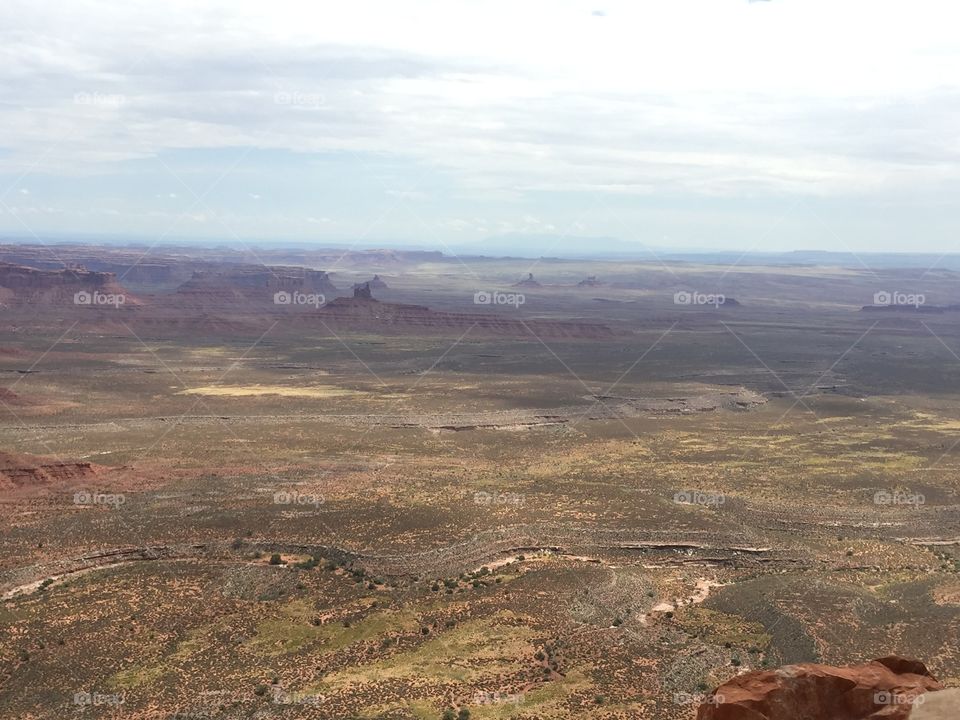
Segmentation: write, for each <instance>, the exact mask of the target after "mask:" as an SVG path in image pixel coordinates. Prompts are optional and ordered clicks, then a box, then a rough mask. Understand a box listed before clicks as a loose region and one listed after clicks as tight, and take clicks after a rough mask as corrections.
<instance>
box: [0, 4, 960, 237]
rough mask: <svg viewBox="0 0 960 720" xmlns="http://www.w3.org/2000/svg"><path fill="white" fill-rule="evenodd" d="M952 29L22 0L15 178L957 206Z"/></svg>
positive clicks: (15, 78)
mask: <svg viewBox="0 0 960 720" xmlns="http://www.w3.org/2000/svg"><path fill="white" fill-rule="evenodd" d="M956 15H957V13H956V10H955V9H954V5H953V4H952V3H950V2H947V1H946V0H940V1H936V0H918V2H916V3H914V4H911V5H909V6H907V5H904V4H902V3H894V2H884V1H877V0H847V1H845V2H842V3H837V2H835V0H834V1H833V2H828V1H826V0H803V1H802V2H801V1H800V0H778V1H776V2H764V3H751V2H746V0H669V1H666V0H664V1H662V2H648V3H637V2H634V1H632V0H613V1H611V2H609V3H605V5H604V7H602V8H598V7H596V6H595V5H594V4H592V3H588V2H581V1H579V0H527V1H525V2H523V3H512V2H506V1H505V0H503V1H497V0H491V1H490V2H484V3H473V2H466V1H465V0H418V1H416V2H409V3H395V2H391V1H388V0H380V1H366V2H364V1H360V2H355V3H326V2H321V3H309V2H302V3H301V2H294V3H266V4H265V3H262V2H259V0H256V1H255V0H207V1H205V2H202V3H197V2H195V1H194V0H190V1H189V2H188V1H187V0H173V1H172V2H166V3H162V4H157V3H151V2H146V1H144V0H134V1H132V2H119V0H116V1H111V0H77V1H76V2H72V3H70V5H69V7H63V6H62V4H60V3H54V2H52V0H39V1H37V0H31V1H30V2H27V1H26V0H8V2H6V3H4V4H3V5H2V6H0V83H3V84H4V86H5V87H6V88H7V91H6V92H5V97H4V103H3V104H0V120H2V122H3V127H4V129H5V132H4V138H3V139H2V140H0V144H2V146H3V147H4V148H5V149H6V152H5V153H2V154H0V172H3V171H6V172H8V173H10V174H15V173H19V172H22V171H23V170H24V169H27V168H30V172H31V173H34V172H35V173H49V174H53V175H60V176H64V177H75V176H77V175H90V176H95V175H97V174H102V173H108V172H117V168H118V167H123V166H125V164H130V163H136V162H137V161H142V160H144V159H148V158H151V157H153V156H155V155H160V154H163V153H165V152H169V151H175V150H197V151H212V150H217V149H223V148H256V149H259V150H271V149H273V150H285V151H292V152H295V153H298V154H301V153H327V154H329V153H339V154H341V155H342V156H343V157H345V158H347V159H348V161H349V160H350V159H353V160H354V161H355V162H356V163H358V164H362V163H364V162H366V160H365V158H367V157H370V156H373V157H378V158H380V157H395V158H400V159H403V161H405V162H409V163H411V164H413V165H415V166H416V167H419V168H426V169H432V170H435V171H438V172H441V173H443V177H444V178H446V179H447V180H448V182H449V183H450V185H451V186H452V188H453V189H454V192H455V193H459V197H468V198H470V199H471V200H473V201H477V202H479V201H481V200H485V201H486V202H488V203H489V204H490V205H491V206H493V205H494V204H509V203H512V202H517V201H519V200H523V199H525V198H528V197H531V196H540V195H542V194H557V195H558V196H559V195H560V194H563V193H580V194H587V195H593V194H603V195H607V196H623V197H627V198H630V197H656V196H659V195H669V196H675V195H684V196H687V197H701V198H715V197H721V198H722V197H743V196H761V197H763V196H769V197H775V198H779V197H783V196H792V195H803V196H811V197H851V198H863V197H872V198H877V199H883V198H896V197H899V196H900V195H902V194H903V193H904V192H905V191H910V192H931V193H936V192H945V191H948V190H950V189H954V188H955V187H956V186H957V185H958V184H960V163H958V160H960V140H958V136H957V134H956V127H957V126H958V122H960V80H958V79H960V46H958V45H957V43H956V41H955V30H954V28H955V27H956V25H957V19H958V18H957V17H956ZM78 96H79V97H82V98H85V99H91V100H90V101H89V102H77V101H76V98H77V97H78ZM278 97H282V98H287V99H289V101H283V102H278V100H277V98H278ZM297 98H299V99H300V100H302V101H300V100H298V101H296V102H295V101H294V100H295V99H297ZM104 99H111V100H115V99H122V102H121V101H119V100H117V101H111V102H108V101H107V100H104ZM272 171H273V170H272V169H267V170H264V172H265V173H269V172H272ZM266 180H267V181H269V176H267V177H266ZM397 185H398V186H399V187H387V188H385V192H387V193H388V194H393V195H394V196H395V197H398V198H401V199H403V200H423V201H425V200H431V199H433V197H434V193H432V192H429V191H427V190H424V189H420V188H417V183H416V178H406V179H401V180H400V181H399V182H398V183H397ZM151 192H153V190H151ZM24 194H25V193H24ZM148 197H149V196H148ZM158 197H159V196H158ZM167 197H169V198H176V197H177V194H175V193H169V194H168V195H167ZM249 197H250V198H251V199H254V200H256V199H259V198H260V195H259V194H253V193H250V194H249ZM511 212H512V211H511ZM456 214H457V212H456V211H455V210H451V211H450V213H449V214H448V215H447V217H455V216H456ZM300 216H301V217H302V216H303V214H301V215H300ZM515 216H516V213H513V215H511V217H503V218H495V217H490V218H489V219H488V221H487V222H485V223H484V227H486V226H494V225H495V224H496V223H497V222H498V220H499V219H504V220H506V221H507V222H508V224H509V225H510V226H511V227H517V221H516V219H515ZM436 219H437V220H441V218H436ZM198 221H201V220H199V219H198ZM308 222H311V223H314V222H316V218H312V219H311V220H310V221H308ZM553 224H554V225H555V226H557V227H561V226H564V223H562V222H561V223H553ZM549 225H551V223H550V222H549V219H544V220H543V221H542V222H541V223H540V225H539V226H538V229H540V230H543V229H544V228H546V227H547V226H549ZM521 226H522V225H521Z"/></svg>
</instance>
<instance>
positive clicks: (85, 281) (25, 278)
mask: <svg viewBox="0 0 960 720" xmlns="http://www.w3.org/2000/svg"><path fill="white" fill-rule="evenodd" d="M0 289H2V290H3V293H2V294H0V295H2V298H3V302H5V303H7V304H9V305H27V304H33V305H36V304H40V305H64V306H73V305H76V306H85V305H99V304H112V305H114V306H119V305H123V306H130V305H137V304H139V300H138V299H137V298H135V297H134V296H133V295H132V294H130V293H129V292H128V291H127V290H126V289H124V288H123V287H122V286H121V285H120V284H119V283H118V282H117V279H116V276H115V275H114V274H113V273H107V272H92V271H90V270H85V269H83V268H70V269H63V270H37V269H36V268H30V267H24V266H22V265H13V264H10V263H0ZM101 299H102V300H103V302H100V301H101Z"/></svg>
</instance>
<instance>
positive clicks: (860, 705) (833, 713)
mask: <svg viewBox="0 0 960 720" xmlns="http://www.w3.org/2000/svg"><path fill="white" fill-rule="evenodd" d="M942 689H943V686H942V685H941V684H940V682H939V681H938V680H937V679H936V678H934V677H933V676H932V675H931V674H930V672H929V671H928V670H927V668H926V666H924V664H923V663H921V662H919V661H916V660H907V659H905V658H901V657H898V656H896V655H890V656H888V657H884V658H880V659H879V660H873V661H872V662H868V663H865V664H863V665H851V666H848V667H831V666H829V665H816V664H812V663H805V664H801V665H786V666H784V667H782V668H780V669H779V670H763V671H755V672H749V673H744V674H743V675H738V676H737V677H735V678H732V679H731V680H729V681H728V682H726V683H725V684H723V685H721V686H720V687H718V688H717V689H716V690H714V691H713V693H711V694H710V695H709V696H708V697H707V699H706V700H705V701H704V703H703V704H702V705H701V706H700V710H699V712H698V713H697V720H800V719H802V720H906V719H907V718H909V717H910V712H911V710H912V709H913V708H914V707H915V706H917V707H919V706H920V705H922V703H923V702H924V699H925V698H924V697H923V695H924V693H926V692H929V691H933V690H942Z"/></svg>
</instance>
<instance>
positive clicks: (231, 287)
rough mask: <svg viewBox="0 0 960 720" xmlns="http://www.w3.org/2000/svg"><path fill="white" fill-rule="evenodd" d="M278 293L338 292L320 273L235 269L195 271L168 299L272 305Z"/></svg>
mask: <svg viewBox="0 0 960 720" xmlns="http://www.w3.org/2000/svg"><path fill="white" fill-rule="evenodd" d="M278 292H301V293H316V294H321V295H324V296H326V295H329V294H333V293H335V292H337V288H336V286H335V285H334V284H333V282H332V281H331V280H330V275H329V274H328V273H326V272H324V271H323V270H311V269H309V268H302V267H288V266H283V265H237V266H233V267H230V266H228V268H227V269H225V270H220V271H208V270H196V271H194V273H193V276H192V277H191V278H190V279H189V280H187V281H186V282H185V283H183V284H182V285H181V286H180V287H179V288H177V290H176V292H175V293H174V294H173V295H172V296H171V297H170V299H169V300H170V302H172V303H173V304H175V305H179V304H184V303H186V304H195V305H204V306H206V305H209V306H214V307H216V306H222V305H232V304H235V303H243V304H248V303H249V304H264V305H266V304H274V299H273V298H274V294H275V293H278Z"/></svg>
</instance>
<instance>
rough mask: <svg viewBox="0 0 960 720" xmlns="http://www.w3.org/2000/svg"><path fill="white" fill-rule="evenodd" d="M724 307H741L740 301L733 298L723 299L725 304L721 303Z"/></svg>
mask: <svg viewBox="0 0 960 720" xmlns="http://www.w3.org/2000/svg"><path fill="white" fill-rule="evenodd" d="M720 304H721V305H723V306H724V307H740V301H739V300H737V299H736V298H732V297H726V296H724V297H723V302H721V303H720Z"/></svg>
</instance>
